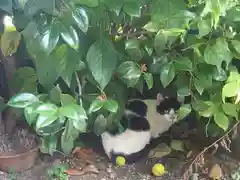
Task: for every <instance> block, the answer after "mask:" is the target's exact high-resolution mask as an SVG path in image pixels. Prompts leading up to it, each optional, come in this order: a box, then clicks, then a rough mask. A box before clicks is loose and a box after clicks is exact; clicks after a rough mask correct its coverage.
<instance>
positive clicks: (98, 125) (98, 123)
mask: <svg viewBox="0 0 240 180" xmlns="http://www.w3.org/2000/svg"><path fill="white" fill-rule="evenodd" d="M107 125H108V122H107V119H106V118H105V117H104V116H103V115H102V114H100V115H98V117H97V118H96V120H95V122H94V127H93V131H94V133H95V134H96V135H97V136H99V135H101V134H102V133H104V132H105V131H106V130H107Z"/></svg>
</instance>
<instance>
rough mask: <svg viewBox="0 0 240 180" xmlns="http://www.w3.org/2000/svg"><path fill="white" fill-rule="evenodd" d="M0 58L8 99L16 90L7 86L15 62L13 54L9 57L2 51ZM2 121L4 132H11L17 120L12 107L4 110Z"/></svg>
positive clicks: (14, 69)
mask: <svg viewBox="0 0 240 180" xmlns="http://www.w3.org/2000/svg"><path fill="white" fill-rule="evenodd" d="M0 56H1V60H2V62H3V66H4V70H5V75H6V79H5V80H6V81H7V82H6V83H4V84H7V86H8V97H5V98H6V99H9V98H10V97H12V96H13V95H15V93H16V91H15V90H14V89H11V88H10V87H9V82H10V80H11V78H12V76H13V74H14V73H15V71H16V69H17V68H16V62H15V57H14V56H9V57H4V56H3V54H2V52H1V54H0ZM4 114H5V115H4V122H5V131H6V133H12V132H13V129H14V128H15V126H16V120H17V115H16V113H15V111H14V109H13V108H11V107H8V108H7V109H6V111H5V112H4Z"/></svg>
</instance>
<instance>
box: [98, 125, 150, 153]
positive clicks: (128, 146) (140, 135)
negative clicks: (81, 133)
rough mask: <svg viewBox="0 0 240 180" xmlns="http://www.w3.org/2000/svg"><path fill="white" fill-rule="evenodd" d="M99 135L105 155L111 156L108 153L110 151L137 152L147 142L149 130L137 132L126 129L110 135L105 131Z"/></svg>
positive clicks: (148, 140)
mask: <svg viewBox="0 0 240 180" xmlns="http://www.w3.org/2000/svg"><path fill="white" fill-rule="evenodd" d="M101 137H102V144H103V148H104V151H105V153H106V154H107V156H108V157H109V158H111V154H110V153H111V152H112V151H113V152H114V153H122V152H124V154H126V155H128V154H132V153H136V152H139V150H142V149H144V147H145V146H146V145H147V144H149V142H150V139H151V134H150V132H149V131H141V132H137V131H132V130H130V129H126V130H125V131H124V132H123V133H121V134H118V135H111V134H110V133H108V132H105V133H103V134H102V135H101Z"/></svg>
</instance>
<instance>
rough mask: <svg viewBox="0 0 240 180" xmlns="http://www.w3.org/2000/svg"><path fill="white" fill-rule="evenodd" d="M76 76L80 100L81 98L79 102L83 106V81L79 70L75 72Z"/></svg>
mask: <svg viewBox="0 0 240 180" xmlns="http://www.w3.org/2000/svg"><path fill="white" fill-rule="evenodd" d="M75 76H76V80H77V86H78V100H79V104H80V105H81V106H82V99H81V96H82V86H81V82H80V80H79V77H78V74H77V72H75Z"/></svg>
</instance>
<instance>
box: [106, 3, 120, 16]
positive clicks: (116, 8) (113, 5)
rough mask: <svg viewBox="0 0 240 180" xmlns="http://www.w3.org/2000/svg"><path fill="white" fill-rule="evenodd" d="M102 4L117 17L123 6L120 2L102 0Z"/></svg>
mask: <svg viewBox="0 0 240 180" xmlns="http://www.w3.org/2000/svg"><path fill="white" fill-rule="evenodd" d="M104 3H105V5H106V6H107V7H108V8H109V9H110V10H111V11H114V12H115V13H116V14H117V16H118V15H119V13H120V11H121V9H122V6H123V2H122V1H112V0H104Z"/></svg>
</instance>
